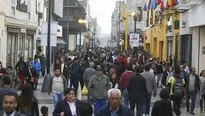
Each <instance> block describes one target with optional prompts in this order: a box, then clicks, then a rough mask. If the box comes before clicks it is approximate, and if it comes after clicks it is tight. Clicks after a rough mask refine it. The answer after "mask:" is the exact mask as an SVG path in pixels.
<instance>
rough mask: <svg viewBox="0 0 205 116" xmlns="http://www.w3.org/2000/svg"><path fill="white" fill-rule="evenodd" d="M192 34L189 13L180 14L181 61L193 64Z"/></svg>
mask: <svg viewBox="0 0 205 116" xmlns="http://www.w3.org/2000/svg"><path fill="white" fill-rule="evenodd" d="M191 43H192V35H191V29H190V28H189V13H182V14H180V61H181V62H187V63H188V65H189V66H191V54H192V52H191V49H192V44H191Z"/></svg>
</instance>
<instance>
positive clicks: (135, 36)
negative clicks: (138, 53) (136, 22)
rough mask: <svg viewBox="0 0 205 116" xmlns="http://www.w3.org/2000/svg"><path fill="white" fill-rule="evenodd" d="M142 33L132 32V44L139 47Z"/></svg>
mask: <svg viewBox="0 0 205 116" xmlns="http://www.w3.org/2000/svg"><path fill="white" fill-rule="evenodd" d="M139 39H140V35H139V34H138V33H130V46H131V47H139Z"/></svg>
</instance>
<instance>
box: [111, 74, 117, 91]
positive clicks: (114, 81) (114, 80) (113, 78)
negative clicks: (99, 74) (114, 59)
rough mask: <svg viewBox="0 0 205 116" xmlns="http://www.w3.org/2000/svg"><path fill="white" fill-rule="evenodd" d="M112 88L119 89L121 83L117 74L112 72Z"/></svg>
mask: <svg viewBox="0 0 205 116" xmlns="http://www.w3.org/2000/svg"><path fill="white" fill-rule="evenodd" d="M110 88H115V89H118V88H119V81H118V78H117V74H116V73H115V72H112V73H111V74H110Z"/></svg>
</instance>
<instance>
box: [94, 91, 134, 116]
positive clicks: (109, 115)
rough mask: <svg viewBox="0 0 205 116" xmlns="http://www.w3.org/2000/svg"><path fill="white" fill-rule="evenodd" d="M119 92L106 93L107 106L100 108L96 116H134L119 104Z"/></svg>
mask: <svg viewBox="0 0 205 116" xmlns="http://www.w3.org/2000/svg"><path fill="white" fill-rule="evenodd" d="M121 97H122V96H121V91H120V90H119V89H110V90H109V91H108V101H109V104H108V105H106V106H104V107H102V108H101V110H100V111H99V112H98V115H97V116H134V115H133V114H132V112H130V109H128V108H127V107H125V106H122V105H121V104H120V101H121Z"/></svg>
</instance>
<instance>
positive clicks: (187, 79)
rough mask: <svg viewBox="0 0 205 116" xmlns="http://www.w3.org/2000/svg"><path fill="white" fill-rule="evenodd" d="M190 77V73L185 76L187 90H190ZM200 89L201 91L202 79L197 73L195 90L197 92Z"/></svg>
mask: <svg viewBox="0 0 205 116" xmlns="http://www.w3.org/2000/svg"><path fill="white" fill-rule="evenodd" d="M189 78H190V75H188V76H185V78H184V80H185V87H186V91H189ZM198 91H200V79H199V76H198V75H197V74H196V75H195V92H196V93H197V92H198Z"/></svg>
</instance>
